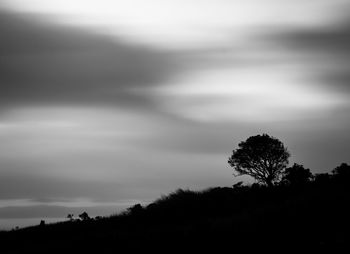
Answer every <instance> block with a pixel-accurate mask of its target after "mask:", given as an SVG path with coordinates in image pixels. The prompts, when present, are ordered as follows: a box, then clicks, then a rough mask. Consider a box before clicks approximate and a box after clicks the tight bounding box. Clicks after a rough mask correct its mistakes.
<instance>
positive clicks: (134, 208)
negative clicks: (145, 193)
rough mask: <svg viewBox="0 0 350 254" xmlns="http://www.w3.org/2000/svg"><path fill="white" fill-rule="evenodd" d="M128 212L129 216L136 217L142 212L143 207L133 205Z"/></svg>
mask: <svg viewBox="0 0 350 254" xmlns="http://www.w3.org/2000/svg"><path fill="white" fill-rule="evenodd" d="M128 211H129V213H130V214H133V215H138V214H140V213H141V212H142V211H143V207H142V205H141V204H136V205H133V206H132V207H129V208H128Z"/></svg>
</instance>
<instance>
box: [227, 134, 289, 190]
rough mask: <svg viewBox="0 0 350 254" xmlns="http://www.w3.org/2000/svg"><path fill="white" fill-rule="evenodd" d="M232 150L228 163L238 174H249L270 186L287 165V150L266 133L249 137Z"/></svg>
mask: <svg viewBox="0 0 350 254" xmlns="http://www.w3.org/2000/svg"><path fill="white" fill-rule="evenodd" d="M238 147H239V148H238V149H237V150H233V151H232V155H231V157H230V158H229V160H228V163H229V164H230V166H231V167H233V168H234V169H235V170H236V171H237V172H238V173H239V174H240V175H250V176H252V177H254V178H255V179H256V180H257V181H258V182H260V183H264V184H266V185H268V186H272V185H273V184H274V183H275V182H276V181H277V180H279V179H280V176H281V174H282V173H283V170H284V169H285V168H286V166H287V165H288V158H289V152H288V151H287V148H285V147H284V145H283V143H282V142H281V141H280V140H278V139H276V138H274V137H270V136H269V135H267V134H263V135H257V136H252V137H249V138H248V139H247V140H246V141H244V142H241V143H239V144H238Z"/></svg>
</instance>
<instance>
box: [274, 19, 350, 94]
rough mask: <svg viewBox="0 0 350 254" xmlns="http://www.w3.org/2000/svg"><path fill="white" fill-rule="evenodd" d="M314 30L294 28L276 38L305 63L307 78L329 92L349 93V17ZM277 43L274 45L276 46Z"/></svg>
mask: <svg viewBox="0 0 350 254" xmlns="http://www.w3.org/2000/svg"><path fill="white" fill-rule="evenodd" d="M340 16H341V17H342V18H341V19H338V20H335V22H333V23H331V22H330V23H328V24H327V25H323V26H319V27H314V28H308V29H307V28H299V29H298V28H295V29H289V30H287V31H284V32H281V33H280V34H278V35H277V39H276V37H274V39H272V40H274V42H276V44H277V45H278V46H281V47H284V48H287V49H288V50H289V51H290V52H292V53H293V56H294V58H296V59H297V61H299V63H302V64H303V66H304V68H305V70H304V72H305V75H306V76H308V77H309V78H311V79H314V80H315V81H316V82H318V86H319V87H326V88H327V89H328V91H329V92H332V91H333V92H336V93H344V92H345V93H346V94H349V93H350V86H349V84H350V67H349V66H350V16H349V17H345V18H344V17H343V16H342V15H340ZM276 44H275V45H276Z"/></svg>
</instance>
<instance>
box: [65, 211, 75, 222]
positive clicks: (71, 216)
mask: <svg viewBox="0 0 350 254" xmlns="http://www.w3.org/2000/svg"><path fill="white" fill-rule="evenodd" d="M67 219H69V220H70V221H72V220H74V214H72V213H69V214H68V215H67Z"/></svg>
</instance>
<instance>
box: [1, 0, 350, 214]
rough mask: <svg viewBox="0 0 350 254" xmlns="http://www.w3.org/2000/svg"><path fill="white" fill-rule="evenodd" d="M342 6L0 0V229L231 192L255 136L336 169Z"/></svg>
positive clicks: (349, 73)
mask: <svg viewBox="0 0 350 254" xmlns="http://www.w3.org/2000/svg"><path fill="white" fill-rule="evenodd" d="M347 2H349V1H348V0H310V1H304V0H294V1H289V0H264V1H262V0H247V1H239V0H237V1H236V0H147V1H144V0H127V1H126V0H125V1H124V0H0V219H1V218H2V219H10V218H13V217H16V218H27V217H60V216H65V215H66V214H67V213H68V212H69V211H74V212H79V211H81V210H83V209H84V210H87V211H90V212H91V213H95V214H109V213H112V212H114V211H116V210H118V209H121V208H124V207H127V206H129V205H132V204H134V203H147V202H149V201H152V200H154V199H156V198H159V197H160V196H161V195H163V194H167V193H168V192H170V191H173V190H175V189H177V188H190V189H203V188H207V187H213V186H231V185H232V183H234V182H235V181H238V180H241V179H235V178H234V177H233V176H232V169H231V168H230V167H229V166H228V164H227V158H228V156H229V155H230V153H231V150H232V149H234V148H236V146H237V144H238V142H240V141H242V140H245V139H246V138H247V137H249V136H251V135H256V134H261V133H268V134H270V135H272V136H275V137H277V138H279V139H280V140H281V141H283V142H284V143H285V144H286V145H287V147H288V149H289V151H290V152H291V154H292V157H291V162H298V163H300V164H303V165H305V166H306V167H309V168H310V169H311V170H312V171H313V172H314V173H317V172H326V171H330V170H331V169H333V168H334V167H336V166H337V165H339V164H340V163H341V162H349V157H348V151H349V150H350V135H349V131H350V111H349V109H350V100H349V98H350V87H349V83H350V15H349V13H350V12H349V10H350V4H349V3H347ZM67 211H68V212H67Z"/></svg>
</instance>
